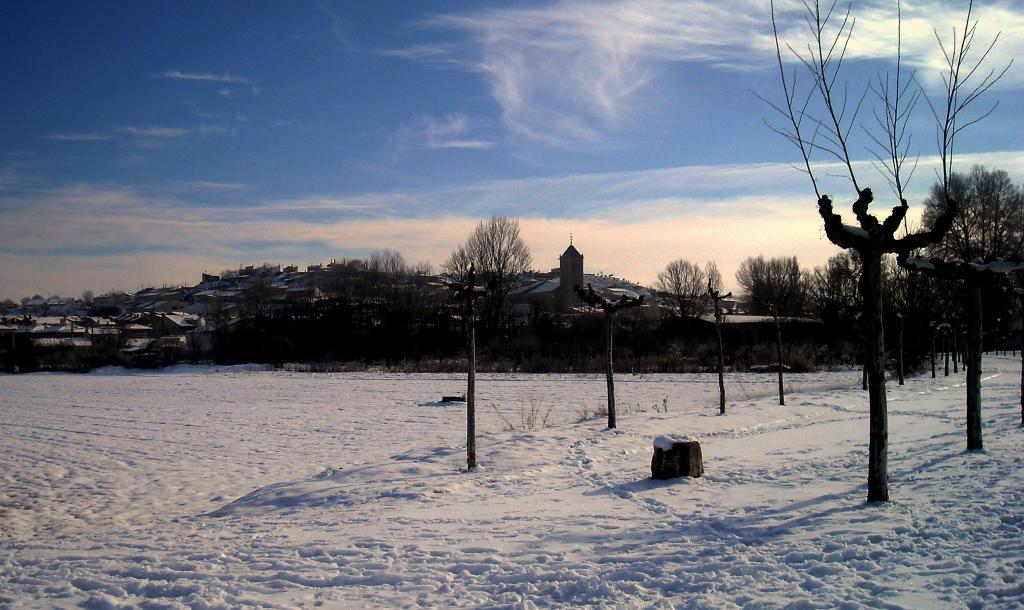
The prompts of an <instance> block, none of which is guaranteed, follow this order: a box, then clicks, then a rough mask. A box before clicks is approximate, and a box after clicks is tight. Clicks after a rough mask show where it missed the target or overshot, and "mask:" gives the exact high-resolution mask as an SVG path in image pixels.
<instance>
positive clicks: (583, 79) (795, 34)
mask: <svg viewBox="0 0 1024 610" xmlns="http://www.w3.org/2000/svg"><path fill="white" fill-rule="evenodd" d="M894 4H895V3H893V2H890V1H889V0H867V1H865V2H860V3H858V4H857V6H855V7H854V8H855V11H856V17H857V26H856V27H857V29H856V32H855V35H854V37H853V42H852V44H851V47H850V52H849V54H848V58H849V59H851V60H858V59H869V60H885V61H891V60H892V59H893V56H894V48H895V39H896V11H895V6H894ZM776 6H777V8H778V10H779V13H780V16H779V18H780V23H781V24H782V28H783V31H782V36H783V38H784V39H786V40H792V41H800V42H798V43H796V44H795V45H794V46H795V47H796V48H803V46H804V44H803V41H804V40H805V31H804V28H805V27H806V26H805V25H804V20H803V15H802V13H801V11H802V10H803V4H802V3H801V2H795V1H780V2H776ZM902 8H903V55H904V59H905V61H907V62H908V64H909V65H911V66H914V67H918V68H920V69H921V70H922V72H923V73H924V72H926V73H927V78H926V80H927V79H931V80H934V78H933V77H932V76H931V75H933V74H934V73H935V71H936V69H938V68H939V67H941V64H942V55H941V50H940V49H939V48H938V46H937V44H936V42H935V36H934V33H933V28H935V29H937V30H938V31H939V32H940V33H942V34H943V35H948V33H951V32H952V30H953V28H954V27H956V28H958V29H959V31H962V28H963V23H962V21H963V15H962V11H963V6H962V3H951V2H949V1H948V0H905V1H904V2H903V3H902ZM975 9H976V10H975V17H976V18H977V19H978V20H979V22H980V24H981V25H980V26H979V29H978V37H979V40H981V39H990V38H991V37H992V36H994V34H995V33H996V32H998V31H1000V30H1001V31H1002V32H1003V34H1002V37H1001V39H1000V43H999V45H998V46H997V47H996V51H995V52H994V55H993V56H992V57H991V61H992V62H993V64H994V65H1001V64H1003V63H1005V61H1006V60H1008V59H1009V58H1012V57H1015V56H1020V55H1022V54H1024V10H1022V9H1021V8H1019V7H1017V6H1014V5H1012V4H1010V3H1007V2H994V3H991V4H987V5H985V6H976V7H975ZM420 25H421V26H422V27H423V28H425V29H427V30H438V31H444V32H451V31H455V32H458V33H461V34H463V36H464V37H465V41H464V42H462V43H452V42H451V41H450V40H445V41H443V42H438V43H437V44H429V43H428V44H423V43H419V44H417V45H415V46H410V47H408V48H405V49H395V50H389V51H385V52H384V53H385V54H386V55H390V56H395V57H403V58H407V59H411V60H415V61H422V62H430V63H437V64H446V65H453V66H457V67H459V66H461V67H464V68H466V69H469V70H473V71H475V72H477V73H479V74H481V75H482V76H483V78H485V79H486V81H487V83H488V84H489V86H490V91H491V95H492V97H493V98H494V100H495V102H496V103H497V104H498V105H499V106H500V108H501V113H502V117H503V121H504V123H505V126H506V127H507V128H508V129H509V131H510V132H511V133H512V134H514V135H516V136H518V137H520V138H524V139H525V140H528V141H531V142H537V143H541V144H544V145H547V146H551V147H556V148H566V149H587V150H590V149H594V148H595V147H600V146H603V145H606V144H607V142H608V140H609V135H611V134H614V133H616V132H617V131H618V130H621V129H622V128H624V127H627V126H629V125H631V124H632V122H634V121H636V120H637V118H638V117H639V116H642V114H643V112H642V111H643V110H645V109H650V106H649V105H648V104H652V103H655V102H652V101H651V99H652V98H657V96H656V95H654V96H651V95H645V93H649V92H651V91H652V90H655V91H656V90H657V89H656V88H655V87H654V84H655V83H659V82H660V81H661V79H662V78H663V72H664V70H663V68H664V67H665V65H666V64H669V63H692V64H699V65H702V66H707V67H711V68H713V69H721V70H729V71H733V72H747V71H752V70H760V69H764V68H766V67H770V66H771V64H772V62H773V61H774V42H773V39H772V33H771V23H770V20H769V14H768V3H767V2H764V1H763V0H613V1H609V2H601V3H592V2H582V1H580V0H562V1H559V2H556V3H554V4H550V5H541V6H537V5H531V6H528V7H521V8H520V7H515V8H501V9H484V10H476V11H470V12H465V13H459V14H447V15H441V16H438V17H435V18H433V19H430V20H428V21H426V22H424V23H422V24H420ZM1019 72H1020V71H1018V73H1019ZM925 76H926V75H925V74H922V77H925ZM1005 84H1006V85H1008V86H1020V85H1021V84H1024V74H1018V75H1014V76H1013V77H1012V78H1009V79H1007V81H1006V83H1005ZM675 103H685V100H675Z"/></svg>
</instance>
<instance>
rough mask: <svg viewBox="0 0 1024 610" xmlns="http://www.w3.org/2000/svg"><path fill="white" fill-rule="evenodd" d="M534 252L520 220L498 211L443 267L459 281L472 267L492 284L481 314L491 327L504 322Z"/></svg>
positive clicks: (482, 223) (480, 276) (474, 232)
mask: <svg viewBox="0 0 1024 610" xmlns="http://www.w3.org/2000/svg"><path fill="white" fill-rule="evenodd" d="M532 263H533V256H532V255H531V254H530V247H529V246H527V245H526V242H525V241H523V238H522V237H521V236H520V235H519V221H518V220H513V219H511V218H508V217H506V216H500V215H495V216H492V217H491V218H490V219H489V220H486V221H483V222H481V223H480V224H478V225H477V226H476V228H475V229H474V230H473V232H472V233H471V234H470V236H469V238H468V239H467V240H466V243H464V244H462V245H461V246H459V247H458V248H456V250H455V251H454V252H452V254H451V256H449V257H448V260H446V261H445V262H444V264H443V265H442V267H443V268H444V270H445V272H446V273H448V275H450V276H451V277H453V278H454V279H455V280H456V281H465V279H466V274H467V273H468V272H469V269H470V268H471V267H473V268H475V269H476V272H477V274H478V276H479V279H480V280H481V281H483V282H486V283H487V284H488V286H489V289H488V291H487V296H486V297H485V298H484V303H483V311H482V312H481V314H482V315H481V317H482V318H483V319H484V322H485V323H486V325H487V327H488V328H489V329H490V330H495V329H497V328H498V326H499V325H500V323H501V316H502V315H503V313H504V311H505V306H506V304H507V301H508V295H509V293H510V292H512V290H513V289H514V288H515V287H516V286H518V285H519V282H520V280H521V279H522V276H523V274H524V273H525V272H526V271H528V270H529V269H530V265H531V264H532Z"/></svg>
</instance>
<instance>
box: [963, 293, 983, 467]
mask: <svg viewBox="0 0 1024 610" xmlns="http://www.w3.org/2000/svg"><path fill="white" fill-rule="evenodd" d="M967 300H968V303H967V311H968V314H967V361H966V362H965V363H964V369H965V370H966V372H967V450H968V451H973V450H975V449H983V448H984V443H983V442H982V439H981V349H982V345H981V342H982V322H981V282H980V281H978V280H976V279H970V278H969V279H968V280H967Z"/></svg>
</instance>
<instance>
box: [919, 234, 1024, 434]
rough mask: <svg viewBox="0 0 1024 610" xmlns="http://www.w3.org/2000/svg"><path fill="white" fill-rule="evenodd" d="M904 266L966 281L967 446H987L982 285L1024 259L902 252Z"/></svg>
mask: <svg viewBox="0 0 1024 610" xmlns="http://www.w3.org/2000/svg"><path fill="white" fill-rule="evenodd" d="M899 263H900V265H901V266H903V267H905V268H907V269H910V270H913V271H918V272H921V273H924V274H926V275H931V276H933V277H939V278H942V279H947V280H955V281H960V282H963V285H964V300H965V303H964V305H965V309H966V316H965V317H966V320H967V358H966V359H965V360H964V369H965V371H966V373H967V383H966V386H967V450H968V451H974V450H978V449H984V448H985V445H984V442H983V440H982V431H981V353H982V337H983V327H982V324H983V322H982V318H983V314H982V285H983V284H985V283H986V282H988V281H991V279H990V278H992V277H994V276H997V275H1005V274H1008V273H1012V272H1014V271H1021V270H1024V263H1012V262H1006V261H992V262H988V263H985V262H982V261H981V260H978V261H976V262H966V261H963V260H960V259H954V260H949V261H947V260H943V259H940V258H934V257H933V258H911V257H908V256H907V255H905V254H901V255H900V258H899Z"/></svg>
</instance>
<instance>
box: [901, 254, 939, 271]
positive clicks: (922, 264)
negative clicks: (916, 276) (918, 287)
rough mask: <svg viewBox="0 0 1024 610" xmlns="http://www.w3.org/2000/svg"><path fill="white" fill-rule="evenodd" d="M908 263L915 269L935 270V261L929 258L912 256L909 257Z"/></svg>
mask: <svg viewBox="0 0 1024 610" xmlns="http://www.w3.org/2000/svg"><path fill="white" fill-rule="evenodd" d="M906 264H907V265H908V266H910V267H914V268H915V269H931V270H933V271H934V270H935V263H934V262H932V260H931V259H928V258H919V257H910V258H908V259H907V262H906Z"/></svg>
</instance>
